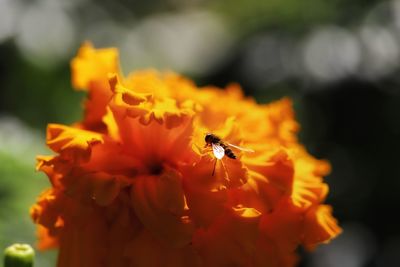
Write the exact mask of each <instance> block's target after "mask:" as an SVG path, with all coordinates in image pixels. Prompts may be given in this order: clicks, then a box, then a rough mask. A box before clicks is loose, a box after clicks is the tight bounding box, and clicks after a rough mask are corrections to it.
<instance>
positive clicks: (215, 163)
mask: <svg viewBox="0 0 400 267" xmlns="http://www.w3.org/2000/svg"><path fill="white" fill-rule="evenodd" d="M217 160H218V159H215V161H214V167H213V171H212V175H211V176H214V173H215V167H216V166H217Z"/></svg>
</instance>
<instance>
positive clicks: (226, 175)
mask: <svg viewBox="0 0 400 267" xmlns="http://www.w3.org/2000/svg"><path fill="white" fill-rule="evenodd" d="M71 66H72V75H73V77H72V81H73V84H74V86H75V87H76V88H78V89H85V90H88V95H89V97H88V99H87V100H86V103H85V117H84V119H83V121H82V122H80V123H77V124H75V125H74V126H64V125H58V124H50V125H49V126H48V129H47V145H48V146H49V147H50V148H51V149H52V150H53V151H54V152H55V153H56V155H55V156H40V157H38V165H37V168H38V169H39V170H41V171H43V172H45V173H46V174H47V176H48V177H49V180H50V182H51V185H52V187H51V188H50V189H49V190H48V191H46V192H44V193H43V194H42V195H41V196H40V197H39V199H38V201H37V203H36V204H35V205H34V206H33V207H32V208H31V216H32V218H33V220H34V221H35V223H37V224H38V225H39V246H40V247H41V248H49V247H54V246H58V248H59V251H60V253H59V259H58V265H57V266H58V267H91V266H93V267H99V266H115V267H118V266H124V267H126V266H269V267H281V266H285V267H286V266H294V265H295V264H296V261H297V255H296V249H297V248H298V247H299V246H301V245H302V246H304V247H305V248H307V249H313V248H315V247H316V246H317V245H318V244H320V243H326V242H329V241H330V240H331V239H332V238H334V237H335V236H337V235H338V234H339V233H340V232H341V229H340V228H339V226H337V222H336V220H335V219H334V218H333V217H332V215H331V208H330V207H329V206H326V205H322V203H323V201H324V199H325V197H326V195H327V193H328V186H327V185H326V184H325V183H324V182H323V178H322V176H324V175H326V174H327V173H328V172H329V164H328V163H327V162H325V161H320V160H317V159H315V158H313V157H312V156H311V155H309V154H308V153H307V151H306V150H305V148H304V147H303V146H302V145H300V144H299V143H298V141H297V138H296V131H297V130H298V128H299V127H298V124H297V122H296V121H295V120H294V114H293V110H292V107H291V101H290V100H288V99H282V100H280V101H277V102H274V103H272V104H268V105H259V104H257V103H256V102H255V101H254V100H253V99H251V98H245V97H244V96H243V94H242V91H241V89H240V88H239V87H238V86H237V85H231V86H229V87H228V88H226V90H220V89H218V88H214V87H205V88H200V89H199V88H197V87H196V86H195V85H194V84H193V83H192V82H191V81H189V80H187V79H185V78H183V77H181V76H179V75H177V74H174V73H158V72H156V71H141V72H135V73H132V74H130V75H128V76H127V77H124V76H123V75H122V74H121V73H120V71H119V67H118V56H117V51H116V50H115V49H102V50H95V49H94V48H93V47H92V46H91V45H90V44H88V43H87V44H84V45H83V46H82V48H81V49H80V50H79V53H78V56H77V57H76V58H75V59H73V61H72V64H71ZM206 133H213V134H214V135H215V136H216V137H219V138H221V140H220V141H218V139H217V140H214V141H212V142H211V143H210V142H208V144H207V142H206V141H205V135H206ZM230 144H234V145H239V146H243V147H246V148H249V149H252V150H254V152H253V153H250V152H246V151H242V150H240V149H236V148H234V147H232V148H231V147H230ZM212 146H214V147H216V149H218V148H219V149H220V150H221V149H222V152H223V153H224V152H226V156H225V157H222V159H221V160H217V159H216V155H217V156H218V153H216V152H215V154H214V152H213V151H212V149H210V147H212ZM228 149H230V150H231V152H232V153H233V155H234V156H235V157H236V159H234V158H232V157H229V156H228V152H227V151H228ZM222 155H223V154H222ZM219 156H221V155H219ZM214 166H215V173H214V174H213V169H214Z"/></svg>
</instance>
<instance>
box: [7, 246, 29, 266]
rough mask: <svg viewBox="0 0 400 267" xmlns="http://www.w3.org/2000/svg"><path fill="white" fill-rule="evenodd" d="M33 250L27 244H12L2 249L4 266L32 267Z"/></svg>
mask: <svg viewBox="0 0 400 267" xmlns="http://www.w3.org/2000/svg"><path fill="white" fill-rule="evenodd" d="M34 258H35V251H34V250H33V248H32V247H31V246H30V245H28V244H18V243H16V244H13V245H11V246H9V247H8V248H6V249H5V250H4V267H32V266H33V261H34Z"/></svg>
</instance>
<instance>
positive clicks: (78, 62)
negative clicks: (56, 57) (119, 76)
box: [71, 42, 119, 89]
mask: <svg viewBox="0 0 400 267" xmlns="http://www.w3.org/2000/svg"><path fill="white" fill-rule="evenodd" d="M71 70H72V84H73V86H74V87H75V88H77V89H87V88H88V87H89V84H90V83H91V82H97V81H103V82H104V83H106V82H107V74H108V73H110V72H119V59H118V50H117V49H115V48H107V49H94V48H93V46H92V44H91V43H89V42H86V43H84V44H83V45H82V46H81V48H80V49H79V51H78V55H77V56H76V57H75V58H74V59H73V60H72V61H71Z"/></svg>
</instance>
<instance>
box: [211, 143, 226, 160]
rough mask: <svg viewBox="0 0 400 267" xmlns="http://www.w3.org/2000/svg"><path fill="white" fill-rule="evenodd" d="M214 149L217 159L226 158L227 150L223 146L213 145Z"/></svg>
mask: <svg viewBox="0 0 400 267" xmlns="http://www.w3.org/2000/svg"><path fill="white" fill-rule="evenodd" d="M212 149H213V153H214V156H215V157H216V158H217V159H222V158H223V157H224V156H225V149H224V148H223V147H222V146H220V145H217V144H212Z"/></svg>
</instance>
